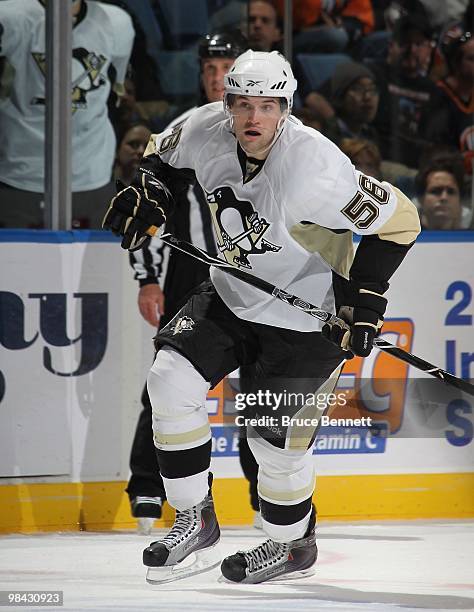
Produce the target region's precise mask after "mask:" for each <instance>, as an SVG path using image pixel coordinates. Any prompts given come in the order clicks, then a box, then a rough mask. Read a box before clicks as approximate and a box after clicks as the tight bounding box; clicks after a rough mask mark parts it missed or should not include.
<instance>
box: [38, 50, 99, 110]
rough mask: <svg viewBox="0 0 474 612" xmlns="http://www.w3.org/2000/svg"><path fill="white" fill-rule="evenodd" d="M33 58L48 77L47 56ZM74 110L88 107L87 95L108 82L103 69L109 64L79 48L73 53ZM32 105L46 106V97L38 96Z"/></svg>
mask: <svg viewBox="0 0 474 612" xmlns="http://www.w3.org/2000/svg"><path fill="white" fill-rule="evenodd" d="M33 58H34V60H35V62H36V63H37V65H38V67H39V69H40V70H41V72H42V74H43V76H45V75H46V56H45V54H44V53H33ZM72 60H73V61H72V77H73V81H72V109H73V112H75V111H76V110H78V109H80V108H86V107H87V94H88V93H89V92H91V91H94V90H95V89H99V87H103V86H104V85H105V84H106V83H107V80H106V78H105V76H104V75H103V74H102V68H103V67H104V65H105V64H106V63H107V59H106V58H105V57H104V56H103V55H97V54H95V53H94V52H93V51H87V49H83V48H77V49H73V52H72ZM31 104H41V105H44V104H45V99H44V96H43V97H41V96H37V97H34V98H33V99H32V100H31Z"/></svg>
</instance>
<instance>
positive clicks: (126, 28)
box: [0, 0, 474, 229]
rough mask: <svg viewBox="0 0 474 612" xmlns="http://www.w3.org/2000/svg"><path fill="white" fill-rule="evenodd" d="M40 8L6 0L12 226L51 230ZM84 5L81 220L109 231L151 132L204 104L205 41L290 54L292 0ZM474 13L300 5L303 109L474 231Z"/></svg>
mask: <svg viewBox="0 0 474 612" xmlns="http://www.w3.org/2000/svg"><path fill="white" fill-rule="evenodd" d="M42 4H43V3H42V2H41V0H0V25H1V28H0V31H1V33H2V34H1V39H0V72H1V77H2V78H1V83H0V198H1V208H0V227H34V228H38V227H42V226H43V223H44V220H43V213H44V210H43V209H44V204H43V200H44V196H43V191H44V174H43V166H44V157H43V155H44V153H43V146H44V88H43V92H42V96H43V97H42V96H41V95H39V93H38V91H39V89H40V86H41V85H43V86H44V42H42V41H41V38H40V36H41V32H43V34H44V23H43V26H41V19H42V20H43V22H44V7H43V6H42ZM72 4H73V6H74V11H75V13H74V24H73V124H72V130H73V134H72V139H73V145H72V152H73V184H72V191H73V217H74V221H73V223H74V226H75V227H78V228H88V227H90V228H98V227H99V226H100V219H101V216H102V215H103V212H104V210H105V206H106V202H107V199H108V198H109V197H110V196H111V195H112V194H113V192H114V189H115V187H114V183H115V179H120V180H121V181H122V182H124V183H128V182H130V180H131V177H132V175H133V172H134V170H135V168H136V166H137V164H138V162H139V159H140V157H141V155H142V154H143V151H144V147H145V146H146V142H147V140H148V137H149V135H150V133H151V132H157V131H161V130H162V129H163V128H164V127H165V126H166V125H167V124H169V122H170V121H172V120H173V119H174V118H175V117H177V116H178V115H179V114H181V113H182V112H184V111H185V110H187V109H188V108H190V107H192V106H194V105H196V104H199V103H202V96H203V92H202V85H200V83H201V80H200V64H199V61H198V53H197V46H198V42H199V40H200V39H201V38H202V36H203V34H205V33H212V32H213V31H216V30H217V29H219V30H222V29H225V28H228V29H239V30H240V31H241V32H243V34H245V35H246V36H247V38H248V40H249V46H250V48H252V49H254V50H264V51H268V50H271V49H277V50H280V51H283V42H282V41H283V36H282V34H283V16H284V15H283V10H284V2H283V0H249V1H243V0H242V1H239V0H172V1H170V0H104V1H103V2H96V1H95V0H73V2H72ZM473 4H474V1H473V0H392V1H390V0H293V28H294V31H293V50H292V54H293V56H292V64H293V68H294V72H295V75H296V76H297V78H298V82H299V87H298V95H297V96H296V99H295V107H294V114H295V115H296V116H297V117H299V118H300V119H301V121H303V122H304V123H305V124H307V125H309V126H311V127H314V128H315V129H318V130H319V131H321V132H322V133H323V134H324V135H326V136H327V137H328V138H330V139H331V140H333V141H334V142H336V143H337V144H338V146H339V147H340V148H341V149H342V150H343V151H344V152H345V153H346V154H347V155H348V156H349V157H350V158H351V160H352V161H353V163H354V164H355V165H356V167H358V168H359V169H361V170H363V171H364V172H366V173H368V174H370V175H372V176H375V177H377V178H379V179H382V180H388V181H390V182H391V183H392V184H394V185H395V186H398V187H400V188H401V189H402V190H403V191H404V192H405V193H406V194H407V195H408V196H409V197H412V198H414V199H415V201H416V202H417V204H418V206H419V209H420V218H421V220H422V224H423V227H424V228H425V229H463V228H470V229H472V228H474V222H473V220H472V216H473V215H472V181H473V160H474V154H473V151H474V126H473V113H474V98H473V95H472V94H473V88H474V40H473V39H472V36H471V32H472V25H473V13H472V11H473ZM39 76H41V79H42V81H40V80H39ZM112 143H115V144H113V146H112Z"/></svg>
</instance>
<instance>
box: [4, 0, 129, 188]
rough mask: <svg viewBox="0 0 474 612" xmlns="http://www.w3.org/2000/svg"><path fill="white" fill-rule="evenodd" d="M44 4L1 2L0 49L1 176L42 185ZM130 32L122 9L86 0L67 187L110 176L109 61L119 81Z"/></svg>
mask: <svg viewBox="0 0 474 612" xmlns="http://www.w3.org/2000/svg"><path fill="white" fill-rule="evenodd" d="M45 30H46V20H45V8H44V6H43V5H42V4H41V3H40V2H39V0H2V1H1V2H0V55H1V56H4V57H6V60H7V62H8V63H9V64H10V65H11V67H12V68H13V70H14V76H13V79H12V82H11V84H10V88H9V90H8V91H7V92H6V96H5V97H4V98H3V99H0V181H3V182H5V183H7V184H8V185H10V186H12V187H16V188H18V189H25V190H27V191H35V192H39V193H41V192H42V191H43V189H44V131H45ZM133 39H134V30H133V25H132V21H131V19H130V17H129V16H128V14H127V13H126V12H125V11H123V10H122V9H120V8H118V7H116V6H110V5H108V4H102V3H99V2H85V3H84V4H83V11H82V13H81V14H80V15H79V18H78V21H77V23H76V24H75V25H74V27H73V31H72V46H73V50H72V58H73V59H72V86H71V90H72V190H73V191H75V192H76V191H87V190H90V189H96V188H99V187H102V186H103V185H105V184H106V183H108V182H109V181H110V178H111V173H112V166H113V162H114V158H115V146H116V139H115V134H114V130H113V127H112V124H111V123H110V121H109V118H108V110H107V99H108V97H109V93H110V87H111V82H110V78H109V76H108V71H109V69H110V68H111V65H113V67H114V69H115V71H116V84H123V82H124V79H125V74H126V69H127V64H128V60H129V57H130V53H131V49H132V44H133Z"/></svg>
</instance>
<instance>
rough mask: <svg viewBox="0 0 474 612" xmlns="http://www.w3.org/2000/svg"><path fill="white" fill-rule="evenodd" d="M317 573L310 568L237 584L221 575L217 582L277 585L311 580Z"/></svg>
mask: <svg viewBox="0 0 474 612" xmlns="http://www.w3.org/2000/svg"><path fill="white" fill-rule="evenodd" d="M315 573H316V568H314V567H308V569H305V570H298V571H297V572H290V573H289V574H282V575H281V576H277V577H276V578H268V579H267V580H263V581H262V580H252V578H246V579H245V580H242V581H241V582H235V581H234V580H229V579H228V578H226V577H225V576H222V575H220V576H219V578H218V579H217V582H220V583H225V584H266V583H267V582H273V583H275V582H277V583H280V584H282V583H285V582H289V581H293V580H301V579H302V578H310V577H311V576H314V574H315Z"/></svg>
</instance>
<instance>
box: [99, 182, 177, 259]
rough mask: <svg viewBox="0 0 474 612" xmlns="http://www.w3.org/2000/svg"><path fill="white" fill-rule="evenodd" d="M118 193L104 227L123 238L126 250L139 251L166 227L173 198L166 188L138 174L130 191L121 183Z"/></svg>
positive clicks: (107, 213) (118, 184) (123, 245)
mask: <svg viewBox="0 0 474 612" xmlns="http://www.w3.org/2000/svg"><path fill="white" fill-rule="evenodd" d="M117 190H118V193H117V195H116V196H115V197H114V198H112V201H111V202H110V206H109V209H108V210H107V212H106V214H105V217H104V220H103V221H102V227H103V228H104V229H109V230H111V231H112V232H113V233H114V234H116V235H117V236H123V240H122V245H121V246H122V248H123V249H128V250H129V251H136V250H137V249H140V248H142V247H143V246H144V245H145V244H146V242H148V241H149V240H150V239H151V236H153V235H155V234H156V232H157V231H158V229H159V228H160V227H161V226H162V225H163V224H164V223H165V221H166V216H167V214H168V212H169V210H170V208H171V206H172V196H171V193H170V191H169V190H168V188H167V187H166V185H164V184H163V183H162V182H161V181H160V180H158V179H156V178H155V177H153V176H151V175H149V174H146V173H144V172H142V173H138V174H137V176H136V177H135V178H134V180H133V181H132V184H131V185H130V186H129V187H125V185H123V184H122V183H121V182H120V181H117Z"/></svg>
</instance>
